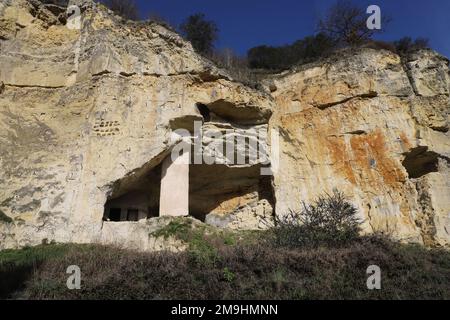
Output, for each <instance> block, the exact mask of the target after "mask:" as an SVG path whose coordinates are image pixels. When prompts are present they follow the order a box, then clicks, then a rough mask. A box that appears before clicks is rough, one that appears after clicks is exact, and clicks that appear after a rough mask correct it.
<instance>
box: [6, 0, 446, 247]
mask: <svg viewBox="0 0 450 320" xmlns="http://www.w3.org/2000/svg"><path fill="white" fill-rule="evenodd" d="M71 3H76V4H77V5H79V7H80V8H81V12H82V15H81V16H82V19H81V28H79V29H71V28H68V27H67V25H66V24H67V14H66V13H65V8H63V7H58V6H53V7H49V6H46V5H44V4H42V3H41V2H40V1H37V0H17V1H3V2H2V5H3V6H2V7H0V14H1V15H0V168H1V171H0V210H1V211H2V212H3V213H4V215H5V216H6V217H7V218H5V219H2V220H0V248H10V247H20V246H24V245H33V244H38V243H40V242H41V241H43V240H44V239H47V240H48V241H51V240H55V241H57V242H102V243H114V244H119V243H121V244H123V245H124V246H129V247H133V248H142V249H143V250H156V249H162V248H165V247H164V244H161V243H156V242H155V240H154V239H152V238H151V237H150V236H149V234H150V233H151V232H150V231H151V230H154V229H155V228H157V226H158V223H157V222H154V221H152V219H149V220H147V221H145V220H144V221H139V222H137V221H136V222H134V221H128V222H117V223H116V222H113V221H105V220H107V219H105V211H106V210H105V209H106V208H107V209H110V208H109V207H108V204H110V206H111V207H114V206H118V205H119V204H117V203H121V202H122V201H123V200H124V199H140V200H139V202H140V203H139V210H141V209H142V210H145V208H146V207H148V212H149V218H150V214H151V216H154V213H155V212H158V203H157V202H158V199H159V197H158V192H160V191H159V181H160V179H161V172H160V165H161V163H162V161H163V160H164V159H165V158H166V157H167V156H169V154H170V152H171V150H172V148H173V147H174V146H175V144H176V141H173V140H172V139H171V137H172V133H173V131H175V130H177V129H186V130H188V131H190V132H191V131H192V130H193V129H194V125H193V123H194V121H201V123H202V125H201V130H202V132H203V133H205V135H204V136H203V138H202V141H201V145H202V148H205V149H207V147H211V146H215V145H216V146H217V145H221V144H224V143H226V140H227V137H228V138H230V137H232V139H239V137H247V138H249V137H250V139H253V140H254V142H255V143H256V144H257V145H258V146H262V148H263V149H264V152H263V153H269V152H270V149H271V150H272V151H273V150H276V147H277V146H279V150H280V153H279V154H278V155H276V154H275V155H272V157H271V160H272V164H274V163H275V162H277V161H276V160H277V159H278V160H279V165H278V166H277V170H276V171H275V172H274V176H273V177H270V176H269V177H266V176H261V174H260V173H261V167H262V166H263V165H264V164H263V163H262V161H259V160H260V159H257V160H256V161H254V162H253V163H246V164H244V165H234V164H229V163H226V161H225V162H222V163H220V164H214V165H212V166H209V165H206V164H201V165H193V166H192V167H191V168H190V185H189V188H190V194H189V197H190V204H189V211H190V213H191V214H192V215H193V216H195V217H197V218H199V219H205V221H206V222H207V223H211V224H214V225H217V226H221V227H229V228H235V229H239V228H245V229H258V228H264V227H265V224H264V221H265V220H267V219H271V217H273V215H274V214H277V215H282V214H284V213H285V212H287V211H288V210H289V209H293V210H295V209H298V208H299V206H300V204H301V201H306V202H308V201H311V200H313V199H314V198H315V197H317V196H318V195H319V194H322V193H324V192H331V191H332V190H333V189H334V188H337V189H339V190H341V191H343V192H344V193H345V194H346V195H347V196H348V197H349V199H350V201H352V203H354V205H355V206H356V207H357V208H358V210H359V213H360V215H361V217H362V218H363V219H364V221H365V223H364V229H365V231H366V232H378V231H383V232H389V233H391V234H392V235H393V236H395V237H396V238H398V239H401V240H405V241H414V242H421V243H425V244H430V245H436V244H438V245H448V244H449V243H450V179H449V177H450V165H449V159H450V139H449V109H450V103H449V92H450V80H449V69H448V60H447V59H446V58H444V57H442V56H440V55H438V54H436V53H435V52H433V51H430V50H424V51H421V52H418V53H416V54H414V55H412V56H411V57H409V59H406V60H404V61H402V60H401V59H400V57H399V56H397V55H395V54H393V53H391V52H387V51H377V50H373V49H361V50H358V51H347V52H343V53H340V54H339V55H338V56H335V57H330V58H328V59H326V60H323V61H320V62H317V63H313V64H309V65H304V66H302V67H300V68H297V69H293V70H290V71H289V72H285V73H283V74H280V75H275V76H272V77H271V78H270V79H267V80H266V81H265V82H264V84H263V85H264V86H265V87H266V88H267V90H255V89H252V88H249V87H247V86H245V85H243V84H241V83H238V82H236V81H234V80H233V79H232V78H231V77H230V76H229V75H228V74H227V72H226V71H224V70H220V69H218V68H217V67H215V66H214V65H213V64H212V63H211V62H209V61H208V60H206V59H204V58H202V57H201V56H199V55H197V54H196V53H195V52H194V51H193V49H192V46H191V45H190V44H189V43H187V42H185V41H184V40H183V39H181V37H180V36H179V35H177V34H176V33H174V32H172V31H171V30H168V29H167V28H165V27H164V26H161V25H158V24H156V23H133V22H126V21H123V20H122V19H121V18H119V17H117V16H115V15H114V14H112V13H111V12H110V11H109V10H107V9H106V8H105V7H103V6H95V5H94V4H93V3H92V2H91V1H89V0H78V1H71ZM255 131H262V132H265V134H263V135H260V136H255V135H254V132H255ZM276 132H279V134H280V136H279V141H277V139H275V138H273V137H274V133H276ZM218 133H220V134H221V135H217V134H218ZM275 137H276V135H275ZM274 139H275V140H274ZM278 142H279V144H278ZM253 146H254V144H252V143H250V142H248V143H247V144H245V145H243V146H242V145H241V146H240V147H239V146H238V149H237V150H235V151H236V153H241V152H242V151H248V150H250V149H252V148H253ZM239 148H241V149H239ZM275 158H277V159H275ZM265 165H267V163H265ZM274 169H275V168H274ZM127 197H128V198H127ZM127 201H131V200H127ZM136 201H137V200H136ZM136 206H137V205H136ZM125 217H126V215H125ZM137 217H141V216H140V213H139V214H138V215H137ZM106 218H108V217H106ZM109 218H110V217H109ZM10 219H11V220H12V221H10Z"/></svg>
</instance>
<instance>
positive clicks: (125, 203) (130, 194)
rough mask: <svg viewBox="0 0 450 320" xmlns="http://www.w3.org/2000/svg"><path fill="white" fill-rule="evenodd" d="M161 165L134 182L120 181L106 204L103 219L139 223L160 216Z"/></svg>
mask: <svg viewBox="0 0 450 320" xmlns="http://www.w3.org/2000/svg"><path fill="white" fill-rule="evenodd" d="M160 181H161V165H158V166H156V167H155V168H153V169H152V170H150V171H149V172H148V173H146V174H145V175H143V176H142V177H140V178H139V179H136V180H133V181H127V180H126V179H124V180H122V181H118V182H117V183H116V185H115V186H114V187H113V190H112V193H111V195H110V196H109V197H108V200H107V201H106V203H105V207H104V213H103V219H104V220H106V221H111V222H121V221H139V220H142V219H147V218H152V217H157V216H158V215H159V201H160V199H159V198H160Z"/></svg>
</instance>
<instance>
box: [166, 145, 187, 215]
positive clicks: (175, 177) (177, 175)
mask: <svg viewBox="0 0 450 320" xmlns="http://www.w3.org/2000/svg"><path fill="white" fill-rule="evenodd" d="M189 157H190V153H189V152H183V153H182V154H181V155H180V156H178V158H177V159H176V160H175V161H172V159H171V156H170V155H169V156H168V157H167V158H166V159H165V160H164V161H163V164H162V172H161V196H160V202H159V215H160V216H187V215H189Z"/></svg>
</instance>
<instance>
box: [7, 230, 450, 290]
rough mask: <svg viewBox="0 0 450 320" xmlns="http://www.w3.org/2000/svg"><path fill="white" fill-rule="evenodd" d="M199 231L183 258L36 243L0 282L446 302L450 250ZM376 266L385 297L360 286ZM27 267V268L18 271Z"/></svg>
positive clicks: (10, 259) (14, 258)
mask: <svg viewBox="0 0 450 320" xmlns="http://www.w3.org/2000/svg"><path fill="white" fill-rule="evenodd" d="M199 230H200V229H198V230H197V231H194V232H193V234H191V235H188V236H186V237H187V239H191V240H192V241H193V244H192V246H190V249H189V250H188V251H187V252H184V253H169V252H160V253H139V252H133V251H127V250H121V249H117V248H113V247H105V246H98V245H88V246H86V245H85V246H78V245H68V246H61V245H59V246H57V245H47V246H39V247H37V248H29V249H26V250H28V258H24V255H23V252H24V251H8V252H6V253H5V252H0V270H2V271H1V272H3V274H2V279H4V278H5V277H10V275H11V274H14V275H16V277H17V275H18V274H20V272H23V273H24V274H26V276H25V277H22V278H20V277H19V278H20V279H19V278H18V279H19V280H21V281H22V282H21V286H16V287H14V288H11V289H19V290H18V291H16V292H15V293H14V294H12V292H9V293H8V294H9V297H13V298H33V299H449V298H450V253H449V252H448V251H445V250H441V249H425V248H423V247H421V246H417V245H402V244H398V243H394V242H391V241H389V240H387V239H383V238H379V237H363V238H359V239H358V240H357V241H354V242H352V243H349V244H347V245H345V246H341V247H328V246H326V245H324V246H317V247H304V248H302V247H298V248H295V249H292V248H280V247H277V248H274V247H272V246H271V245H270V240H264V239H270V237H269V235H268V234H266V233H261V234H259V237H260V238H259V240H258V241H256V239H257V237H255V236H254V235H252V237H251V240H250V241H247V239H246V237H235V238H233V239H234V240H230V235H229V234H228V235H225V234H223V233H217V234H211V233H210V234H206V233H204V234H203V235H202V234H201V233H200V231H199ZM31 252H40V254H34V255H33V254H30V253H31ZM43 252H46V253H45V254H43ZM30 257H34V258H30ZM30 261H34V262H36V261H39V263H34V264H33V263H32V264H30V263H29V262H30ZM73 264H76V265H78V266H80V268H81V272H82V289H81V290H68V289H67V288H66V281H67V277H68V275H67V274H66V273H65V271H66V268H67V267H68V266H69V265H73ZM372 264H376V265H378V266H380V268H381V270H382V289H381V290H374V291H371V290H368V289H367V288H366V279H367V275H366V269H367V267H368V266H369V265H372ZM5 265H9V267H8V268H5ZM24 265H25V266H28V269H20V266H24ZM11 266H16V267H17V268H11ZM21 270H22V271H21ZM2 285H3V284H2ZM11 294H12V295H11Z"/></svg>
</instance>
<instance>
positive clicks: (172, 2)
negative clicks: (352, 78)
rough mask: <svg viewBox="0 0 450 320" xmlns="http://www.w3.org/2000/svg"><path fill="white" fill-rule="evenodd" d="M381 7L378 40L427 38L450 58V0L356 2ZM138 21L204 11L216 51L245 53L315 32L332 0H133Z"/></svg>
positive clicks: (177, 17)
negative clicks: (383, 23) (215, 30)
mask: <svg viewBox="0 0 450 320" xmlns="http://www.w3.org/2000/svg"><path fill="white" fill-rule="evenodd" d="M355 2H357V3H359V4H360V5H361V6H364V7H367V6H369V5H370V4H376V5H378V6H380V8H381V12H382V14H387V15H389V16H390V17H391V18H392V22H391V23H390V24H389V25H388V26H387V27H386V31H385V33H384V34H381V35H378V36H377V37H376V38H377V39H380V40H387V41H390V40H396V39H399V38H401V37H403V36H411V37H413V38H416V37H426V38H429V39H430V44H431V46H432V47H433V48H434V49H435V50H437V51H439V52H440V53H442V54H444V55H446V56H447V57H450V1H449V0H373V1H366V0H358V1H356V0H355ZM137 3H138V6H139V10H140V14H141V18H147V17H148V15H149V14H150V13H152V12H153V13H157V14H158V15H160V16H162V17H164V18H165V19H166V20H168V21H169V22H170V23H171V24H172V25H175V26H178V25H179V24H180V23H181V22H182V21H183V20H184V19H185V18H186V17H187V16H189V15H190V14H193V13H196V12H202V13H205V15H206V16H207V18H208V19H210V20H214V21H215V22H216V23H217V25H218V27H219V29H220V35H219V37H220V39H219V41H218V42H217V43H216V47H217V48H225V47H228V48H232V49H233V50H234V51H236V52H237V53H238V54H241V55H245V54H246V52H247V50H248V49H249V48H251V47H254V46H257V45H261V44H267V45H283V44H287V43H292V42H293V41H295V40H298V39H301V38H303V37H305V36H307V35H310V34H312V33H314V31H315V28H316V24H317V20H318V18H319V17H320V16H321V15H323V14H324V13H325V12H326V9H327V8H329V7H330V6H331V5H332V4H333V3H335V0H316V1H314V0H259V1H256V0H224V1H217V0H137Z"/></svg>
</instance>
